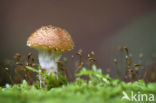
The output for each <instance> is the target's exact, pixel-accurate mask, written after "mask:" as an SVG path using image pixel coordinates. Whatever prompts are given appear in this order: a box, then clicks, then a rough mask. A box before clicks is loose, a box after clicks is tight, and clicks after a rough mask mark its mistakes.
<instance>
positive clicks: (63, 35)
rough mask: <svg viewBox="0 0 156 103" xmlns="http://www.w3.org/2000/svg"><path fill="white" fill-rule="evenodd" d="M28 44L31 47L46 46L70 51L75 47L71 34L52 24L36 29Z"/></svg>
mask: <svg viewBox="0 0 156 103" xmlns="http://www.w3.org/2000/svg"><path fill="white" fill-rule="evenodd" d="M27 45H28V46H29V47H31V48H37V49H42V48H46V49H49V50H56V51H59V52H65V51H70V50H71V49H73V47H74V43H73V40H72V38H71V36H70V34H69V33H68V32H67V31H66V30H64V29H61V28H59V27H55V26H52V25H48V26H43V27H41V28H39V29H38V30H36V31H35V32H34V33H33V34H32V35H31V36H30V37H29V38H28V41H27Z"/></svg>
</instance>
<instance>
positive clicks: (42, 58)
mask: <svg viewBox="0 0 156 103" xmlns="http://www.w3.org/2000/svg"><path fill="white" fill-rule="evenodd" d="M61 55H62V53H60V52H57V51H54V50H52V51H49V50H46V49H45V50H43V49H42V50H39V55H38V58H39V63H40V65H41V67H42V69H45V70H46V71H47V72H48V74H50V73H52V75H55V73H56V72H58V68H57V61H58V60H59V59H60V58H61Z"/></svg>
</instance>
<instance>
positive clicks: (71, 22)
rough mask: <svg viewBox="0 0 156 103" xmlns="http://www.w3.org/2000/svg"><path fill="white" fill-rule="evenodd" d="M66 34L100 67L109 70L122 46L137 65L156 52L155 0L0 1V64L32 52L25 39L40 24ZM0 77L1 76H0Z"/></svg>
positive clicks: (150, 57)
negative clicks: (141, 55)
mask: <svg viewBox="0 0 156 103" xmlns="http://www.w3.org/2000/svg"><path fill="white" fill-rule="evenodd" d="M49 24H51V25H55V26H59V27H62V28H64V29H66V30H67V31H69V33H70V34H71V36H72V38H73V40H74V42H75V48H74V50H73V51H71V52H68V53H66V54H65V56H69V55H71V54H74V53H75V52H76V51H77V50H79V49H82V50H83V51H84V55H87V53H88V52H90V51H92V50H94V51H95V54H96V55H95V57H96V59H97V60H98V63H99V65H100V67H101V68H103V69H105V68H112V63H113V58H114V57H116V55H118V52H119V51H118V48H119V47H120V46H123V45H126V46H127V47H128V48H129V50H130V51H131V52H132V53H133V55H134V58H135V60H134V61H138V56H139V54H140V53H143V54H144V60H143V62H145V63H148V61H150V60H151V59H152V57H153V56H155V55H156V54H154V53H155V52H156V46H155V45H156V1H155V0H116V1H115V0H32V1H29V0H0V63H1V64H2V63H3V62H4V61H6V60H13V56H14V54H15V53H21V54H27V53H28V52H33V54H34V55H35V56H36V57H37V51H35V50H33V49H31V48H29V47H27V46H26V41H27V38H28V37H29V36H30V34H31V33H32V32H34V30H36V29H37V28H39V27H41V26H43V25H49ZM1 74H2V73H1Z"/></svg>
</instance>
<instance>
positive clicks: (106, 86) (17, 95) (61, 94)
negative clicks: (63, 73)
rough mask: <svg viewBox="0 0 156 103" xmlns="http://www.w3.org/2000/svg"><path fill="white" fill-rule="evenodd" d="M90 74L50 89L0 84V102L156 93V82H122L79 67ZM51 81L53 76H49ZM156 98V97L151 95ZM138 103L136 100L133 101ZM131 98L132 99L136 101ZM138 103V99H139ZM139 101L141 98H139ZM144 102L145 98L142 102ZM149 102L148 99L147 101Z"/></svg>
mask: <svg viewBox="0 0 156 103" xmlns="http://www.w3.org/2000/svg"><path fill="white" fill-rule="evenodd" d="M84 75H85V76H89V77H90V80H89V81H88V82H86V80H83V79H81V78H77V79H76V80H75V82H73V83H67V84H64V85H62V86H61V87H55V88H52V89H50V90H48V89H46V88H42V89H37V88H36V87H35V86H34V85H32V86H29V85H28V84H27V82H26V81H23V83H22V84H19V85H13V86H10V85H6V87H5V88H0V103H127V102H130V101H128V100H121V98H122V96H123V94H122V93H123V91H125V92H126V93H127V94H128V96H130V95H131V94H130V93H131V91H133V92H134V93H136V94H137V93H138V91H139V92H140V93H143V94H145V93H146V94H154V95H155V96H156V83H148V84H147V85H146V84H145V82H144V81H142V80H139V81H136V82H133V83H125V82H123V81H121V80H119V79H115V80H112V79H111V78H110V77H109V75H103V74H102V73H101V71H100V69H96V67H94V66H93V70H86V69H85V68H84V69H83V70H82V71H80V73H79V74H77V76H84ZM52 81H53V80H52ZM154 99H155V101H153V102H151V103H154V102H156V98H154ZM135 102H136V103H137V101H135ZM135 102H133V103H135ZM139 103H140V102H139ZM141 103H142V102H141ZM144 103H145V102H144ZM147 103H149V101H148V102H147Z"/></svg>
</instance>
